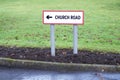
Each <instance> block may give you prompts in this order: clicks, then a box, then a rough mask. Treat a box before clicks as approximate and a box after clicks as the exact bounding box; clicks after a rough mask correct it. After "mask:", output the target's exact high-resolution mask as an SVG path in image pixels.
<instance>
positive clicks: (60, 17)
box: [42, 10, 84, 25]
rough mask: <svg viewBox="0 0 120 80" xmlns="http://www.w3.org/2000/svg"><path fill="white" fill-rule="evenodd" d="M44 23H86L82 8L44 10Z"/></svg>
mask: <svg viewBox="0 0 120 80" xmlns="http://www.w3.org/2000/svg"><path fill="white" fill-rule="evenodd" d="M42 19H43V20H42V21H43V24H72V25H73V24H81V25H83V24H84V11H82V10H43V13H42Z"/></svg>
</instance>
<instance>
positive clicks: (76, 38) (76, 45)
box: [73, 25, 78, 54]
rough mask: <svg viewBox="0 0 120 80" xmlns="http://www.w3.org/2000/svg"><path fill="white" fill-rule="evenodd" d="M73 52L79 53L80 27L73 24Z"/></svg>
mask: <svg viewBox="0 0 120 80" xmlns="http://www.w3.org/2000/svg"><path fill="white" fill-rule="evenodd" d="M73 36H74V38H73V54H77V53H78V27H77V25H73Z"/></svg>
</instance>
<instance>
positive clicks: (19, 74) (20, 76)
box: [0, 68, 120, 80]
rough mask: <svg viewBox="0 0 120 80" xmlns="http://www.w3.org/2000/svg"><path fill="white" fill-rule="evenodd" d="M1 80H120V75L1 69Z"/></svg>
mask: <svg viewBox="0 0 120 80" xmlns="http://www.w3.org/2000/svg"><path fill="white" fill-rule="evenodd" d="M0 80H120V73H103V72H102V73H99V72H52V71H41V70H28V69H27V70H25V69H12V68H11V69H10V68H0Z"/></svg>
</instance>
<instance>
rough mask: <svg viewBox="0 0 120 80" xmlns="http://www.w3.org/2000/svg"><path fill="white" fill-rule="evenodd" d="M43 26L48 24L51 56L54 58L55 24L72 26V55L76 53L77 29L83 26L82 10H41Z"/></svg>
mask: <svg viewBox="0 0 120 80" xmlns="http://www.w3.org/2000/svg"><path fill="white" fill-rule="evenodd" d="M42 22H43V24H50V30H51V33H50V39H51V56H55V34H54V31H55V30H54V25H55V24H71V25H73V35H74V38H73V53H74V54H77V53H78V29H77V28H78V27H77V25H83V24H84V11H82V10H43V12H42Z"/></svg>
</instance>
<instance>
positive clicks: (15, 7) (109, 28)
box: [0, 0, 120, 53]
mask: <svg viewBox="0 0 120 80" xmlns="http://www.w3.org/2000/svg"><path fill="white" fill-rule="evenodd" d="M42 10H84V11H85V24H84V26H82V25H80V26H79V33H78V34H79V44H78V47H79V49H80V50H82V49H84V50H91V51H94V50H95V51H103V52H114V53H120V0H101V1H99V0H76V1H75V0H62V1H61V0H52V1H51V0H29V1H27V0H0V45H2V46H17V47H40V48H45V47H50V27H49V25H43V24H42V19H41V15H42ZM72 28H73V27H72V25H56V27H55V29H56V31H55V33H56V34H55V37H56V47H57V48H72V41H73V34H72Z"/></svg>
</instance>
